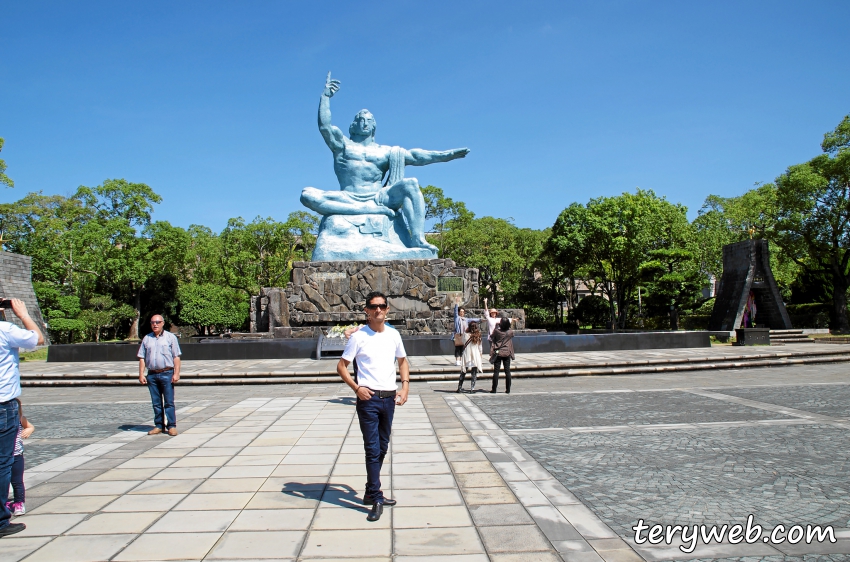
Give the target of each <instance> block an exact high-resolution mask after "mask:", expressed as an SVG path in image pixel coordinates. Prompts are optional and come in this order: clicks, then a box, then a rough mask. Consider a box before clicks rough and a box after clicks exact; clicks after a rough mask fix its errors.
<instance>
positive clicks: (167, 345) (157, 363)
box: [136, 330, 180, 371]
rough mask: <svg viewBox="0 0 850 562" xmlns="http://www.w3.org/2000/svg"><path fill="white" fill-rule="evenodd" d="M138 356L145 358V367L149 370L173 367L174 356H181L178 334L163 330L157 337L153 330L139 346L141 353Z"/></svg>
mask: <svg viewBox="0 0 850 562" xmlns="http://www.w3.org/2000/svg"><path fill="white" fill-rule="evenodd" d="M136 357H138V358H139V359H144V360H145V367H147V369H148V370H149V371H160V370H162V369H173V368H174V358H175V357H180V344H179V343H177V336H175V335H174V334H172V333H171V332H167V331H165V330H163V331H162V333H161V334H160V335H159V337H156V335H155V334H154V333H153V332H151V333H150V334H148V335H146V336H145V337H144V339H142V345H140V346H139V353H138V354H137V355H136Z"/></svg>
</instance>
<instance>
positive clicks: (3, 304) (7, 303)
mask: <svg viewBox="0 0 850 562" xmlns="http://www.w3.org/2000/svg"><path fill="white" fill-rule="evenodd" d="M0 308H12V299H3V300H0Z"/></svg>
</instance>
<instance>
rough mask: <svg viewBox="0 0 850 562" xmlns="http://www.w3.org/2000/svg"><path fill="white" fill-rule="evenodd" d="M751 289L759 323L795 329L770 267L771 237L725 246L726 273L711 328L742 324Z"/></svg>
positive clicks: (724, 271) (717, 329) (712, 316)
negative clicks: (769, 243) (769, 241)
mask: <svg viewBox="0 0 850 562" xmlns="http://www.w3.org/2000/svg"><path fill="white" fill-rule="evenodd" d="M750 290H752V291H753V294H754V296H755V300H756V318H755V321H756V324H758V325H763V326H766V327H768V328H771V329H774V330H788V329H791V319H790V318H789V317H788V312H787V311H786V310H785V304H784V303H783V302H782V295H781V294H780V293H779V287H778V286H777V285H776V280H775V279H774V278H773V272H772V271H771V270H770V247H769V245H768V242H767V240H744V241H743V242H737V243H735V244H727V245H726V246H724V247H723V276H722V277H721V278H720V286H719V288H718V290H717V297H716V298H715V301H714V309H713V310H712V313H711V320H710V321H709V324H708V329H709V330H712V331H714V330H716V331H729V330H734V329H735V328H739V327H740V326H741V321H742V319H743V315H744V309H745V307H746V305H747V297H748V296H749V294H750Z"/></svg>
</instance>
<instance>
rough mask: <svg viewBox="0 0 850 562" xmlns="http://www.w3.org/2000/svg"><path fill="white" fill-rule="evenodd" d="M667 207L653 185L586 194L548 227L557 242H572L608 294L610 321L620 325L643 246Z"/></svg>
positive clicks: (652, 245) (656, 233)
mask: <svg viewBox="0 0 850 562" xmlns="http://www.w3.org/2000/svg"><path fill="white" fill-rule="evenodd" d="M671 208H675V205H672V204H671V203H669V202H668V201H667V200H666V199H664V198H663V197H658V196H656V195H655V193H654V192H653V191H651V190H649V191H647V190H641V189H638V190H637V191H636V192H635V193H623V194H622V195H618V196H616V197H599V198H596V199H591V200H590V202H588V203H587V205H586V206H584V208H582V206H581V205H579V204H573V205H571V206H570V207H568V208H567V209H565V211H564V212H563V213H561V216H560V217H559V222H560V225H559V224H558V223H556V227H555V228H553V233H558V235H559V236H560V237H561V240H560V242H559V243H560V245H561V247H567V246H568V245H572V246H573V247H574V248H576V249H578V250H579V251H580V252H581V254H582V256H583V261H584V262H585V263H586V265H587V268H588V273H589V276H591V277H593V278H595V279H596V280H597V281H598V286H599V288H600V289H601V290H602V291H603V293H604V294H605V295H606V296H607V297H608V306H609V312H610V315H611V325H612V326H619V327H620V328H625V327H626V322H627V320H628V312H629V305H630V301H631V298H632V295H633V293H634V292H635V289H636V287H637V284H638V283H639V282H640V272H641V265H642V264H643V263H644V261H646V257H647V255H648V253H649V251H651V250H654V249H657V248H658V245H659V241H660V240H661V239H662V234H663V224H664V221H663V217H664V216H665V214H667V213H669V212H671Z"/></svg>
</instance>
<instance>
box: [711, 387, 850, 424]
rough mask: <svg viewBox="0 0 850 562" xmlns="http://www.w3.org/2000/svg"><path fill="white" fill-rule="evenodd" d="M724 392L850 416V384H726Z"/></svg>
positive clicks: (816, 411) (781, 404)
mask: <svg viewBox="0 0 850 562" xmlns="http://www.w3.org/2000/svg"><path fill="white" fill-rule="evenodd" d="M720 392H721V393H722V394H728V395H730V396H737V397H739V398H747V399H750V400H757V401H759V402H767V403H769V404H776V405H777V406H786V407H788V408H794V409H797V410H804V411H806V412H813V413H815V414H821V415H825V416H831V417H835V418H844V419H847V418H850V410H849V409H848V404H850V385H846V384H828V385H805V386H780V387H774V388H765V387H758V388H725V389H723V390H721V391H720Z"/></svg>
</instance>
